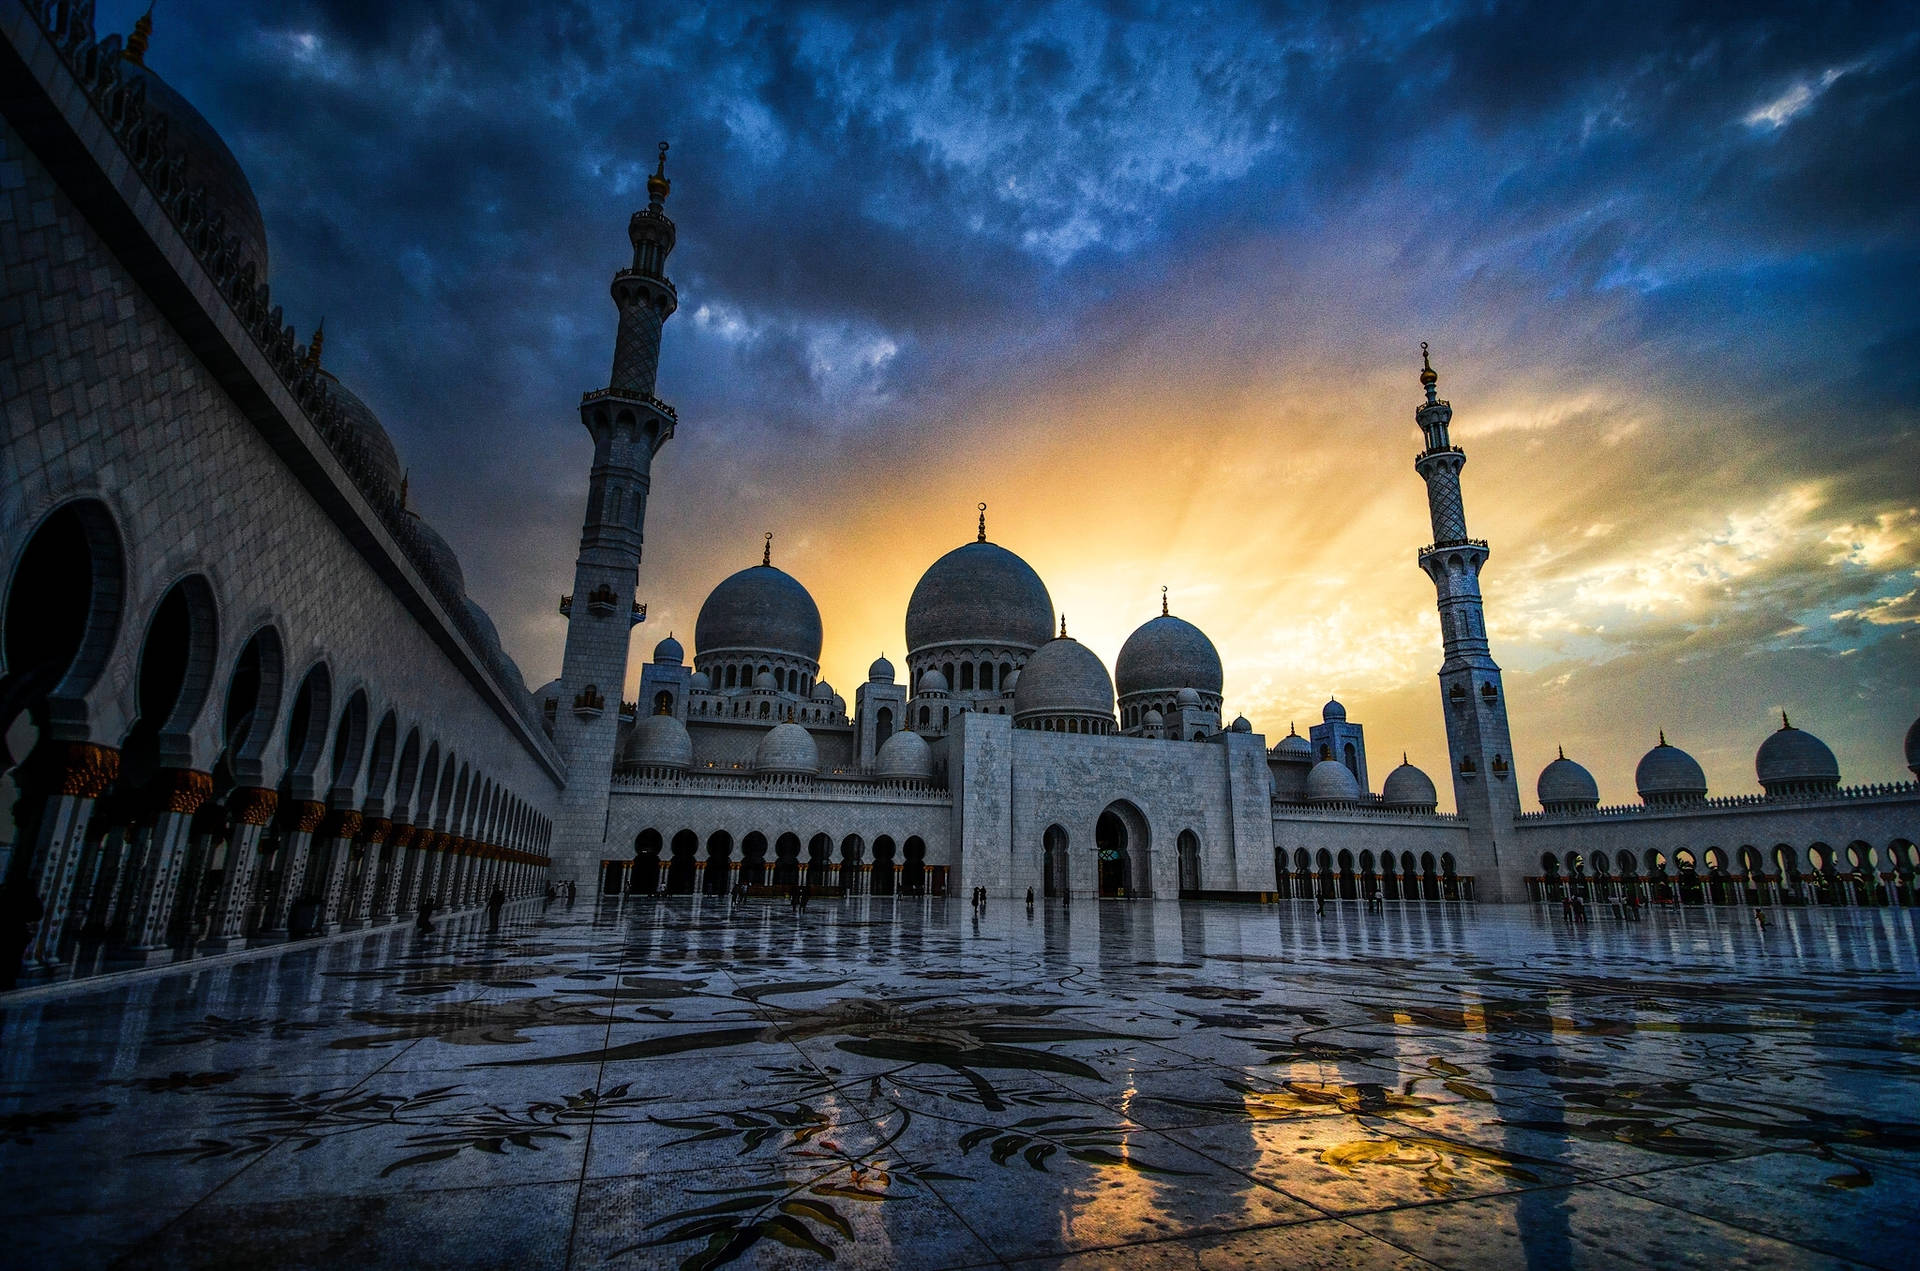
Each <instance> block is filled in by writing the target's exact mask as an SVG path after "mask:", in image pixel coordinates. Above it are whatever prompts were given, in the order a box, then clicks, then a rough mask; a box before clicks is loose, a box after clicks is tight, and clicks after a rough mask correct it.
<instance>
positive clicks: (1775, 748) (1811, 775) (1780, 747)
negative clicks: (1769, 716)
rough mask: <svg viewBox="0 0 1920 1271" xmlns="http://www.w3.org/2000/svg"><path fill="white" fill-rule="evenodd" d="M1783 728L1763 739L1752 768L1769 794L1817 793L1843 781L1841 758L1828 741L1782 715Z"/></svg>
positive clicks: (1832, 787) (1781, 723)
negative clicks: (1828, 747) (1829, 745)
mask: <svg viewBox="0 0 1920 1271" xmlns="http://www.w3.org/2000/svg"><path fill="white" fill-rule="evenodd" d="M1780 725H1781V726H1780V728H1779V729H1778V730H1776V731H1775V732H1774V733H1773V734H1772V735H1771V736H1769V737H1768V738H1767V739H1766V740H1765V741H1763V742H1761V743H1760V753H1758V754H1757V755H1755V756H1754V757H1753V770H1754V772H1755V773H1756V774H1757V775H1758V776H1759V778H1760V784H1761V786H1762V787H1763V788H1764V789H1765V790H1766V792H1767V793H1768V794H1776V795H1787V794H1815V793H1818V792H1820V791H1823V790H1832V789H1835V788H1836V787H1838V786H1839V784H1840V761H1839V760H1838V759H1835V758H1834V757H1833V752H1832V751H1831V750H1828V749H1827V744H1826V743H1825V742H1823V741H1821V740H1820V739H1819V738H1818V737H1815V736H1814V735H1813V734H1812V733H1810V732H1807V731H1806V730H1805V729H1801V728H1795V727H1794V726H1793V725H1792V724H1789V723H1787V719H1786V716H1784V715H1782V716H1781V717H1780Z"/></svg>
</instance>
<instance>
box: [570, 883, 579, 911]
mask: <svg viewBox="0 0 1920 1271" xmlns="http://www.w3.org/2000/svg"><path fill="white" fill-rule="evenodd" d="M579 895H580V885H579V884H578V883H576V882H574V881H572V880H571V879H569V880H568V881H567V908H569V909H571V908H573V902H574V901H575V900H576V899H578V898H579Z"/></svg>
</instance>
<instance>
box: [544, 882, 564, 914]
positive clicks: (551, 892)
mask: <svg viewBox="0 0 1920 1271" xmlns="http://www.w3.org/2000/svg"><path fill="white" fill-rule="evenodd" d="M559 895H560V890H559V888H557V887H555V886H554V885H553V884H552V883H548V884H547V895H546V899H545V900H542V901H541V902H540V907H541V908H542V909H545V908H546V907H547V906H549V905H551V904H552V903H553V902H554V900H555V899H556V898H557V897H558V896H559Z"/></svg>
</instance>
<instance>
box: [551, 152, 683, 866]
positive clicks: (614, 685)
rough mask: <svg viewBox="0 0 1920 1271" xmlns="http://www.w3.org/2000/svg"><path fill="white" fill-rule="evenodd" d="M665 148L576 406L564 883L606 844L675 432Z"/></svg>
mask: <svg viewBox="0 0 1920 1271" xmlns="http://www.w3.org/2000/svg"><path fill="white" fill-rule="evenodd" d="M669 188H670V187H669V185H668V183H667V146H666V143H665V142H661V143H660V167H659V170H658V171H656V172H655V173H654V174H653V175H652V176H650V177H648V178H647V206H646V207H644V208H642V209H641V210H640V211H638V212H635V213H634V214H633V219H632V220H630V221H629V222H628V223H627V238H628V239H629V240H630V241H631V242H632V243H633V266H632V268H630V269H622V270H621V271H620V272H619V273H617V274H615V275H614V276H613V302H614V304H615V306H616V307H618V309H619V310H620V325H619V328H618V331H617V333H616V334H615V336H614V342H613V375H612V378H611V380H610V381H609V382H608V386H607V387H606V388H603V389H599V390H597V391H595V392H591V393H588V394H587V395H586V396H585V397H583V398H582V399H581V401H580V422H581V423H583V424H585V425H586V428H587V431H588V432H589V433H591V434H592V435H593V472H592V476H591V478H590V480H589V482H588V486H587V514H586V520H585V523H584V525H583V526H582V528H581V531H580V556H579V558H578V560H577V561H576V562H575V564H574V570H573V595H572V596H571V597H570V598H569V600H568V602H567V603H566V604H565V605H563V609H565V611H566V612H567V615H568V622H567V651H566V656H565V659H564V661H563V662H562V664H561V671H560V687H559V689H558V698H559V700H558V703H557V706H558V709H557V710H556V711H555V720H554V730H553V739H554V743H555V744H556V745H557V746H558V747H559V748H560V753H561V754H562V755H564V756H565V757H566V760H567V773H568V782H567V789H566V791H565V793H564V794H563V795H562V801H561V810H560V816H559V818H558V824H557V827H556V834H555V843H556V850H555V852H554V856H555V858H556V859H555V864H556V867H557V869H558V872H559V873H560V876H561V877H563V878H575V879H578V880H579V881H581V882H586V881H588V880H589V879H591V878H592V876H593V870H594V869H595V867H596V864H597V857H594V856H593V849H594V847H595V845H597V844H598V843H599V842H600V841H601V839H602V837H604V832H605V825H606V816H607V786H608V782H607V777H608V774H609V773H610V772H611V771H612V769H613V754H614V743H615V741H616V738H617V734H618V731H619V726H620V694H621V691H622V689H624V688H625V686H626V679H627V646H628V644H629V643H630V636H631V632H632V630H633V627H634V625H635V624H636V623H638V622H639V621H640V620H641V618H642V617H643V616H644V612H645V611H644V610H643V609H642V608H641V607H640V606H638V605H637V604H636V603H635V602H634V597H633V593H634V587H635V585H636V584H637V583H638V582H639V577H640V544H641V540H642V538H643V533H642V530H643V527H644V526H645V524H646V515H647V492H648V490H649V489H650V488H651V485H652V470H653V456H654V453H655V452H656V451H657V450H659V449H660V447H661V446H662V445H663V444H664V443H665V442H666V440H667V439H668V438H669V437H671V436H673V429H674V423H675V417H674V413H673V408H672V407H670V406H668V405H667V404H666V403H665V402H662V401H660V400H659V399H658V398H656V397H655V396H654V395H653V389H654V377H655V374H656V372H657V371H658V370H659V367H660V330H661V327H662V326H663V325H664V324H665V323H666V320H667V319H668V318H669V317H671V316H672V314H673V311H674V308H675V307H676V306H677V305H678V303H679V297H678V295H677V293H676V292H675V291H674V288H673V284H672V283H671V282H669V281H668V280H667V274H666V265H667V255H668V253H670V252H672V251H673V241H674V229H673V222H672V221H670V220H668V219H667V213H666V199H667V191H668V189H669Z"/></svg>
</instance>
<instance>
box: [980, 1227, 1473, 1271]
mask: <svg viewBox="0 0 1920 1271" xmlns="http://www.w3.org/2000/svg"><path fill="white" fill-rule="evenodd" d="M1322 1225H1325V1226H1337V1227H1345V1228H1347V1229H1348V1230H1351V1231H1352V1232H1354V1233H1355V1234H1356V1235H1359V1236H1361V1237H1363V1238H1365V1239H1367V1240H1373V1241H1378V1242H1379V1243H1381V1244H1384V1245H1387V1246H1389V1247H1390V1248H1393V1249H1396V1250H1398V1251H1400V1252H1402V1253H1405V1254H1406V1255H1407V1256H1408V1257H1410V1258H1412V1259H1413V1260H1414V1261H1416V1262H1418V1263H1420V1264H1421V1265H1423V1266H1432V1267H1437V1266H1441V1265H1443V1264H1441V1263H1437V1262H1435V1261H1434V1260H1433V1259H1431V1258H1428V1257H1424V1256H1422V1255H1421V1254H1418V1253H1415V1252H1414V1251H1413V1250H1411V1249H1407V1248H1405V1247H1404V1246H1402V1245H1400V1244H1398V1243H1396V1242H1395V1241H1392V1240H1389V1239H1387V1238H1386V1237H1385V1236H1382V1235H1380V1234H1378V1233H1376V1232H1371V1231H1366V1230H1363V1229H1361V1228H1359V1227H1356V1226H1354V1225H1353V1224H1352V1223H1351V1222H1348V1221H1347V1220H1346V1219H1345V1218H1342V1217H1340V1216H1339V1215H1337V1214H1322V1215H1319V1216H1316V1217H1311V1218H1283V1219H1279V1220H1276V1221H1274V1222H1262V1223H1251V1224H1248V1225H1245V1226H1223V1227H1195V1228H1192V1229H1190V1230H1187V1231H1178V1232H1170V1233H1168V1234H1167V1235H1164V1236H1154V1237H1152V1238H1150V1239H1146V1240H1125V1241H1116V1242H1114V1243H1111V1244H1098V1245H1084V1246H1081V1247H1079V1248H1075V1249H1067V1250H1063V1251H1061V1252H1058V1253H1035V1254H1028V1255H1025V1256H1023V1257H1019V1258H1009V1259H1007V1260H1006V1263H1005V1265H1007V1266H1008V1267H1010V1268H1017V1267H1019V1266H1022V1265H1024V1264H1028V1263H1033V1262H1041V1261H1046V1260H1049V1259H1051V1260H1056V1261H1057V1260H1060V1259H1064V1258H1079V1257H1085V1256H1087V1255H1089V1254H1100V1253H1113V1252H1124V1251H1126V1250H1129V1249H1150V1248H1152V1247H1154V1246H1156V1245H1172V1244H1184V1243H1187V1242H1190V1241H1196V1240H1224V1239H1230V1238H1232V1237H1235V1236H1247V1235H1257V1234H1259V1233H1261V1232H1269V1231H1271V1232H1278V1231H1285V1230H1287V1229H1289V1228H1293V1227H1314V1226H1322Z"/></svg>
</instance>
